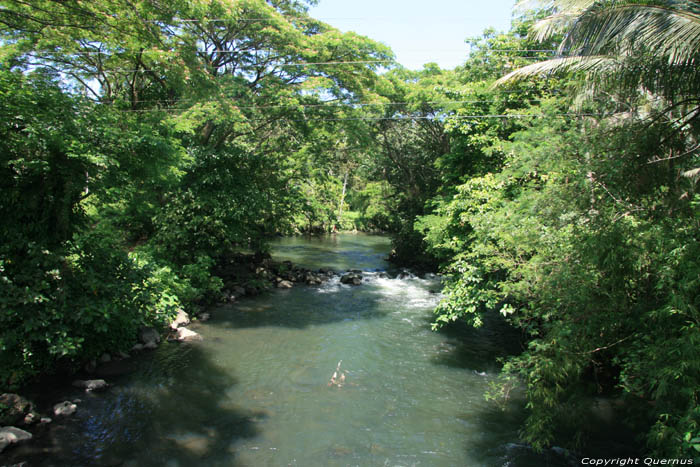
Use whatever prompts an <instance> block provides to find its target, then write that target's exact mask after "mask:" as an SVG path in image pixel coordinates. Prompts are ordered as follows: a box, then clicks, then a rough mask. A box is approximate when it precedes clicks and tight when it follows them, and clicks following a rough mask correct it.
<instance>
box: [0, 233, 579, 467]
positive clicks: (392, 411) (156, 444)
mask: <svg viewBox="0 0 700 467" xmlns="http://www.w3.org/2000/svg"><path fill="white" fill-rule="evenodd" d="M389 249H390V245H389V242H388V240H387V239H386V238H383V237H378V236H367V235H349V234H342V235H337V236H333V237H327V238H321V239H304V238H289V239H281V240H279V241H278V242H276V243H275V245H274V248H273V258H274V259H276V260H287V259H288V260H291V261H293V262H295V263H296V264H299V265H302V266H305V267H309V268H319V267H327V268H333V269H335V270H336V271H342V270H346V269H349V268H356V269H362V270H363V271H365V274H364V283H363V284H362V285H360V286H348V285H343V284H340V283H339V281H338V278H337V277H336V278H334V279H333V280H331V281H330V282H327V283H325V284H323V285H322V286H317V287H307V286H297V287H295V288H293V289H289V290H274V291H271V292H270V293H267V294H264V295H262V296H259V297H256V298H247V299H242V300H240V302H238V303H235V304H231V305H226V306H220V307H218V308H215V309H214V310H212V319H211V320H210V321H208V322H206V323H198V324H194V325H193V326H191V328H192V329H194V330H196V331H197V332H198V333H200V334H201V335H202V336H203V338H204V339H203V341H202V342H198V343H191V344H177V343H164V344H163V345H161V347H160V348H158V349H157V350H155V351H152V352H146V353H143V354H140V355H138V356H135V357H133V358H131V359H128V360H124V361H122V362H117V363H114V364H112V365H108V366H106V367H105V368H103V374H106V379H108V381H109V382H110V383H112V384H113V386H112V387H111V388H110V389H109V390H108V391H107V392H104V393H97V394H85V393H82V392H79V391H78V390H75V389H70V388H68V387H66V388H64V389H62V390H58V391H56V392H53V394H52V397H54V398H58V397H61V399H57V400H55V402H58V401H59V400H63V398H68V399H75V398H79V399H80V402H79V404H78V406H79V409H78V412H77V413H76V414H75V415H74V416H73V417H72V418H70V419H69V420H66V421H60V422H55V423H53V424H52V425H51V426H50V428H49V429H48V430H49V431H48V432H47V433H45V434H44V436H43V437H41V438H40V440H39V441H38V442H37V443H32V444H29V445H26V446H20V447H17V448H14V449H13V450H11V451H8V454H10V455H11V457H9V458H6V459H8V460H7V461H20V460H28V461H29V465H30V466H31V465H47V466H49V465H51V466H53V465H55V466H68V465H71V466H79V465H114V466H117V465H121V466H133V467H137V466H138V467H141V466H172V467H177V466H232V465H241V466H286V465H293V466H294V465H298V466H346V465H359V466H374V465H376V466H384V465H387V466H416V465H421V466H481V465H483V466H520V467H529V466H533V467H534V466H537V467H539V466H543V465H551V466H560V465H561V466H564V465H570V463H571V462H572V461H571V459H570V458H569V459H567V456H566V454H565V453H563V452H562V451H561V450H558V449H553V450H549V451H545V452H544V453H540V454H536V453H534V452H532V451H531V450H530V449H528V448H527V447H526V446H524V445H522V444H519V441H518V428H519V424H520V422H521V421H522V417H523V414H522V412H521V410H519V409H518V407H520V406H522V401H516V402H514V403H513V404H512V406H513V407H511V408H508V409H507V410H505V411H503V410H501V409H500V408H499V407H497V406H495V405H494V404H493V403H489V402H487V401H486V400H485V399H484V392H485V391H486V390H487V389H488V385H489V383H490V382H492V381H494V380H495V378H496V375H497V372H498V369H499V365H498V363H497V360H496V359H497V358H498V357H502V356H505V355H507V354H508V352H512V351H515V350H516V349H517V347H518V345H519V344H518V342H517V341H518V339H517V336H516V335H514V334H512V332H509V331H508V329H507V328H506V327H505V326H503V325H502V324H500V323H490V324H489V323H487V326H485V327H484V328H483V329H480V330H471V329H468V328H467V327H466V326H464V325H458V326H454V327H451V328H450V329H448V330H446V331H443V332H432V331H431V330H430V322H431V320H432V318H433V317H432V310H433V308H434V307H435V305H436V304H437V303H438V301H439V299H440V294H439V278H437V277H435V276H431V275H428V276H427V277H423V278H419V277H414V276H408V277H402V278H400V279H399V278H391V277H394V274H395V273H396V271H390V272H391V273H392V274H390V275H389V277H385V275H384V274H380V271H384V270H387V269H390V268H389V265H388V264H387V263H386V262H385V259H384V258H385V257H386V256H387V253H388V252H389ZM341 360H342V364H341V366H340V369H341V372H343V374H344V375H345V381H344V384H343V385H342V387H337V386H335V385H333V386H330V387H329V386H328V383H329V380H330V378H331V376H332V374H333V373H334V370H336V367H337V365H338V363H339V362H340V361H341ZM0 460H1V461H2V462H6V460H2V459H0Z"/></svg>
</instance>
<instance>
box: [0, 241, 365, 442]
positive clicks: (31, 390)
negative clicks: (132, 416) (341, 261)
mask: <svg viewBox="0 0 700 467" xmlns="http://www.w3.org/2000/svg"><path fill="white" fill-rule="evenodd" d="M215 273H216V274H217V276H218V277H220V278H221V279H222V281H223V283H224V288H223V289H222V291H221V299H220V300H219V301H218V302H216V303H215V304H214V305H213V306H210V307H207V308H204V307H201V308H200V307H197V308H196V309H197V310H198V312H197V313H193V314H192V316H190V315H189V314H188V313H186V312H185V311H184V310H183V309H179V310H178V312H177V314H176V316H175V319H173V321H172V322H170V323H169V325H168V326H167V327H164V328H162V329H156V328H152V327H144V328H141V329H140V330H139V332H138V336H136V340H137V342H136V343H135V344H134V345H133V347H132V348H131V350H130V352H112V353H104V354H103V355H102V356H101V357H100V358H99V359H90V360H87V361H84V362H83V364H81V365H80V370H79V371H76V372H71V371H68V370H67V368H64V369H63V370H61V371H58V372H57V373H56V374H50V375H48V374H47V375H42V376H40V377H39V378H38V382H33V383H31V384H29V385H27V386H26V387H25V388H24V389H20V390H19V391H17V393H9V392H8V393H4V394H2V395H0V427H1V429H0V453H2V452H3V451H4V450H6V449H8V450H9V449H11V448H12V447H14V446H15V445H19V444H24V443H27V442H31V441H32V440H33V439H35V438H37V437H38V438H41V437H42V436H44V435H45V434H46V432H47V427H48V425H49V424H51V423H59V424H60V423H61V422H64V421H65V420H66V419H67V418H68V417H70V416H71V415H73V414H74V413H75V412H76V410H78V408H79V406H80V404H81V403H82V399H81V398H72V399H69V400H61V401H58V400H51V399H50V397H49V396H48V394H46V393H45V391H46V390H47V389H48V391H49V392H56V391H57V390H60V389H61V387H64V388H68V387H71V386H72V387H74V388H79V389H83V390H84V391H85V393H86V394H93V393H97V392H100V391H104V390H106V389H108V388H109V387H110V385H111V383H110V381H109V376H110V375H113V374H119V373H120V370H119V368H120V367H121V366H123V365H122V362H124V361H127V360H129V359H132V358H137V357H138V355H139V354H141V353H143V352H148V351H151V350H155V349H157V348H158V347H159V346H160V345H161V343H163V342H166V341H171V342H172V341H175V342H194V341H198V340H201V339H202V338H201V336H200V335H199V334H198V333H197V332H196V330H193V329H192V325H194V327H196V326H197V325H198V324H199V323H203V322H206V321H208V320H209V319H210V318H211V310H212V309H215V308H217V307H220V306H222V305H226V304H232V303H236V302H238V301H241V300H243V299H245V298H252V297H258V296H260V295H261V294H263V293H265V292H266V291H270V290H273V289H291V288H293V287H295V286H298V285H306V286H319V285H321V284H324V283H326V282H327V281H329V280H331V279H333V278H334V277H337V278H338V281H341V282H342V283H344V284H350V285H361V284H362V274H363V272H362V271H360V270H353V271H346V272H345V273H337V272H335V271H333V270H332V269H330V268H319V269H318V270H311V269H309V268H304V267H301V266H297V265H295V264H293V263H292V262H291V261H289V260H286V261H273V260H272V258H271V257H270V256H269V255H261V254H257V255H255V254H239V255H235V256H232V257H231V258H229V259H228V260H227V261H226V263H225V264H223V265H220V266H219V267H218V268H217V269H216V271H215ZM103 378H106V379H103ZM20 394H30V396H28V397H24V396H22V395H20Z"/></svg>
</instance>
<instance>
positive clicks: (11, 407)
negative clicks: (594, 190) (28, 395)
mask: <svg viewBox="0 0 700 467" xmlns="http://www.w3.org/2000/svg"><path fill="white" fill-rule="evenodd" d="M0 405H1V406H3V407H6V408H5V409H4V410H1V411H0V426H2V425H13V424H15V423H18V422H19V421H21V420H23V419H24V417H25V415H27V414H28V413H29V412H31V410H32V404H31V403H30V402H29V401H28V400H27V399H25V398H24V397H22V396H20V395H18V394H11V393H5V394H3V395H1V396H0Z"/></svg>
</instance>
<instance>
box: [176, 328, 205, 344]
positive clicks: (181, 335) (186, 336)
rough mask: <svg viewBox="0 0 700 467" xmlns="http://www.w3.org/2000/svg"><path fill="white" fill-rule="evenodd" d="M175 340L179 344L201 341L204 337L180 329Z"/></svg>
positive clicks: (185, 329)
mask: <svg viewBox="0 0 700 467" xmlns="http://www.w3.org/2000/svg"><path fill="white" fill-rule="evenodd" d="M175 340H177V341H179V342H191V341H201V340H202V336H200V335H199V334H197V333H196V332H194V331H191V330H189V329H187V328H178V330H177V335H176V337H175Z"/></svg>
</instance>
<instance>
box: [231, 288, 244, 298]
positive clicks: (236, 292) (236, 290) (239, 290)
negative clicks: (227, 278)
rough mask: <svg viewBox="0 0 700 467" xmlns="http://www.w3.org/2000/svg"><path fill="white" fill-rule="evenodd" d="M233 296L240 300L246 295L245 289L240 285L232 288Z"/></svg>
mask: <svg viewBox="0 0 700 467" xmlns="http://www.w3.org/2000/svg"><path fill="white" fill-rule="evenodd" d="M231 295H233V296H234V297H236V298H240V297H242V296H244V295H245V288H243V287H241V286H240V285H236V286H234V287H233V288H231Z"/></svg>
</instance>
